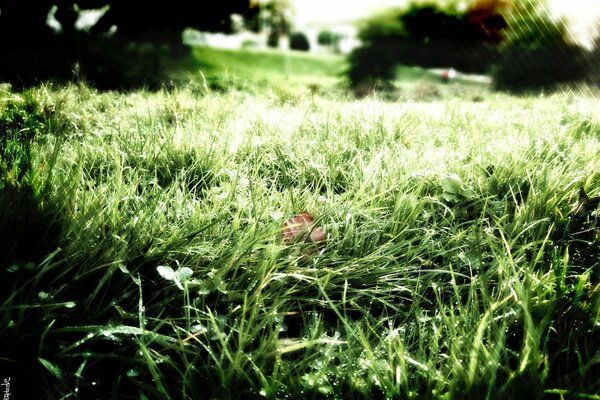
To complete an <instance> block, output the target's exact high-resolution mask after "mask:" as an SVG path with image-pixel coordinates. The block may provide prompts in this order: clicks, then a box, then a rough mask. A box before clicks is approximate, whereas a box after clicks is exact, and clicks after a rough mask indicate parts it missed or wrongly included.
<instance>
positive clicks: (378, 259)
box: [0, 50, 600, 399]
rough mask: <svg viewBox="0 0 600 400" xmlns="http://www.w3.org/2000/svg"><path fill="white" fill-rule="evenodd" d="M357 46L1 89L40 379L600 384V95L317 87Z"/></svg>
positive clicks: (10, 335)
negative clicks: (236, 64) (137, 87)
mask: <svg viewBox="0 0 600 400" xmlns="http://www.w3.org/2000/svg"><path fill="white" fill-rule="evenodd" d="M197 51H206V50H197ZM205 63H206V62H205ZM274 64H275V62H273V65H274ZM335 65H337V64H334V63H332V64H331V65H330V66H329V64H327V65H325V66H322V68H323V69H322V70H319V69H317V71H323V72H322V73H321V72H318V73H316V74H315V75H314V76H312V77H309V78H310V79H307V80H306V81H303V83H301V84H298V85H297V86H290V87H288V86H286V85H285V82H286V81H285V80H283V81H280V83H278V84H273V85H271V84H269V85H267V84H265V85H264V86H260V85H262V84H260V83H259V89H255V90H250V91H239V90H236V88H235V86H234V87H233V88H229V89H227V88H226V89H227V90H221V89H222V88H221V89H219V90H217V89H214V88H213V89H211V88H208V87H203V86H202V84H201V83H198V84H190V85H189V86H187V87H182V88H178V89H174V90H171V91H159V92H156V93H150V92H144V91H141V92H136V93H129V94H118V93H98V92H96V91H94V90H92V89H89V88H88V87H86V86H85V85H71V86H66V87H53V86H51V85H46V86H41V87H38V88H35V89H32V90H31V91H28V92H25V93H14V92H11V91H10V90H8V89H3V90H2V91H1V92H0V109H1V110H2V112H1V115H2V119H1V120H0V124H1V126H0V128H1V129H2V131H3V132H5V136H4V137H3V138H2V139H1V140H2V141H1V142H0V144H1V145H2V147H1V148H0V150H1V151H0V156H1V157H2V158H1V160H2V163H0V168H1V170H0V172H2V174H1V175H0V225H1V226H2V227H3V229H2V232H1V233H0V235H1V236H0V246H1V247H0V266H1V267H2V268H1V269H0V285H1V293H2V297H1V300H0V315H1V318H2V319H1V321H2V323H1V324H0V366H1V367H2V372H1V374H2V375H1V376H0V378H2V379H6V378H10V391H11V394H13V396H15V398H48V399H76V398H81V399H94V398H99V399H107V398H114V399H117V398H119V399H129V398H131V399H186V398H189V399H252V398H267V399H282V398H290V399H293V398H314V399H321V398H324V399H353V398H355V399H359V398H373V399H384V398H385V399H388V398H390V399H392V398H393V399H427V398H435V399H438V398H439V399H467V398H469V399H519V398H526V399H542V398H544V399H545V398H548V399H567V398H569V399H571V398H581V399H599V398H600V373H599V372H598V371H600V365H599V364H600V347H599V344H600V337H599V333H600V273H599V268H598V254H599V253H598V244H599V243H600V240H599V238H598V228H597V226H596V217H597V215H596V212H597V207H598V204H597V203H598V200H597V196H598V195H600V174H599V173H598V171H600V158H598V154H599V152H600V143H599V141H598V140H599V137H600V118H599V117H598V115H597V109H598V100H596V99H594V98H592V97H587V98H586V97H582V96H577V95H574V94H555V95H551V96H540V97H535V98H534V97H521V98H516V97H509V96H505V95H501V94H494V93H488V92H481V93H479V92H478V94H477V96H478V98H477V99H474V98H472V97H471V96H470V95H468V96H462V97H461V96H456V97H449V96H442V97H440V98H437V97H434V98H429V99H428V101H427V102H414V101H397V102H390V101H382V100H380V99H378V98H377V97H368V98H365V99H363V100H360V101H355V100H349V99H348V98H333V97H332V96H330V95H329V93H327V92H323V91H320V90H319V91H312V92H311V91H310V90H308V89H306V90H305V89H303V87H304V86H303V85H305V84H309V83H310V82H312V79H314V80H316V81H319V79H321V78H324V77H325V78H326V76H329V74H330V72H333V71H337V68H338V67H336V66H335ZM273 68H276V67H273ZM277 68H278V67H277ZM293 68H295V67H293ZM307 68H308V67H307ZM311 68H312V67H311ZM315 68H316V67H315ZM329 68H331V69H329ZM246 73H248V74H251V70H250V69H247V70H245V71H244V70H242V69H239V70H238V69H236V72H235V74H236V75H237V74H239V75H240V76H241V75H243V74H246ZM206 75H208V74H206ZM214 76H217V75H214ZM258 79H259V80H260V79H262V78H260V77H259V78H258ZM294 82H295V81H294ZM304 82H307V83H304ZM323 85H325V84H323ZM444 90H445V89H444ZM478 90H479V89H478ZM473 100H477V101H473ZM581 188H584V190H585V191H586V192H587V196H589V197H586V196H583V194H581V193H580V191H581ZM573 205H575V207H574V206H573ZM304 209H307V210H309V211H310V212H311V213H312V214H313V215H314V216H315V219H316V222H317V224H318V225H319V226H321V227H322V228H323V229H324V230H325V231H326V232H327V235H328V239H327V242H326V244H325V246H323V247H322V248H318V249H317V248H314V247H313V246H311V245H309V244H306V243H296V244H293V245H286V244H285V243H284V242H283V241H282V238H281V227H282V224H283V223H284V222H285V221H286V219H288V218H289V217H291V216H293V215H295V214H297V213H299V212H301V211H302V210H304Z"/></svg>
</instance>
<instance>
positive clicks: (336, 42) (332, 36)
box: [317, 30, 342, 53]
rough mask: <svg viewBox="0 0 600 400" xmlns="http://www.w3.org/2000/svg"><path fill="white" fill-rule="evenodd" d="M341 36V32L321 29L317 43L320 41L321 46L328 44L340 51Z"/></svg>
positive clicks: (333, 49)
mask: <svg viewBox="0 0 600 400" xmlns="http://www.w3.org/2000/svg"><path fill="white" fill-rule="evenodd" d="M341 38H342V37H341V35H340V34H339V33H334V32H331V31H328V30H324V31H320V32H319V34H318V35H317V43H319V44H320V45H321V46H328V47H330V48H331V50H332V51H334V52H336V53H339V52H340V40H341Z"/></svg>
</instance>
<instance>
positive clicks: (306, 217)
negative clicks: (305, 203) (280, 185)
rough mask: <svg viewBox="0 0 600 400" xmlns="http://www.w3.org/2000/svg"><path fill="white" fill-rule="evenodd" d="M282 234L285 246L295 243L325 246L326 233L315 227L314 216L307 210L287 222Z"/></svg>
mask: <svg viewBox="0 0 600 400" xmlns="http://www.w3.org/2000/svg"><path fill="white" fill-rule="evenodd" d="M281 234H282V235H283V241H284V243H285V244H292V243H295V242H304V243H310V242H312V243H315V244H323V243H324V242H325V231H324V230H323V229H321V228H319V227H318V226H315V221H314V218H313V216H312V215H310V213H309V212H308V211H306V210H304V211H302V212H301V213H300V214H298V215H296V216H295V217H292V218H290V219H288V220H287V221H285V223H284V224H283V229H282V231H281Z"/></svg>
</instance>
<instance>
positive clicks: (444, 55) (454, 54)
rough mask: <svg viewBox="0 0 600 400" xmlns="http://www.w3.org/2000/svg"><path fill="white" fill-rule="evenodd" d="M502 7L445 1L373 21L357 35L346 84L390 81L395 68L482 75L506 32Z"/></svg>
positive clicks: (496, 0) (494, 0) (494, 2)
mask: <svg viewBox="0 0 600 400" xmlns="http://www.w3.org/2000/svg"><path fill="white" fill-rule="evenodd" d="M506 4H508V3H506ZM502 7H505V3H504V2H503V1H501V0H474V1H472V2H471V3H470V4H469V6H468V7H467V8H466V9H465V8H464V7H461V3H460V2H457V1H450V0H448V1H446V2H432V1H430V2H411V3H409V4H408V5H407V6H406V7H404V8H398V9H393V10H388V11H387V12H385V13H381V14H378V15H375V16H373V17H372V18H370V19H368V20H366V21H365V23H364V24H363V26H361V27H360V29H359V38H360V39H361V40H362V42H363V45H362V46H361V47H359V48H357V49H355V50H354V51H353V52H352V53H351V54H350V56H349V64H350V68H349V70H348V77H349V78H350V81H351V84H352V85H362V84H363V83H364V82H365V81H373V82H375V81H378V80H387V79H390V76H392V77H393V76H394V70H395V66H396V65H397V64H405V65H418V66H422V67H429V68H431V67H448V66H453V67H455V68H457V69H460V70H463V71H467V72H479V73H481V72H487V70H488V69H489V67H490V65H491V64H492V63H494V62H496V61H497V59H498V54H499V53H498V50H497V48H496V44H497V43H498V42H500V41H501V40H502V38H503V36H502V34H503V29H504V27H505V26H506V21H505V19H504V16H503V14H502ZM365 63H367V64H371V65H365Z"/></svg>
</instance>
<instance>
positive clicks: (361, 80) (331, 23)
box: [0, 0, 600, 97]
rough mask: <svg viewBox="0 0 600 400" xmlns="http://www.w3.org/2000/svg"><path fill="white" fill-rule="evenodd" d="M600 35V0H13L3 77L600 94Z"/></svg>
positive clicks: (5, 12)
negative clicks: (207, 1)
mask: <svg viewBox="0 0 600 400" xmlns="http://www.w3.org/2000/svg"><path fill="white" fill-rule="evenodd" d="M599 27H600V0H571V1H567V0H428V1H427V0H377V1H360V0H352V1H343V0H327V1H317V0H229V1H222V2H215V3H211V6H210V8H209V7H206V6H205V5H204V4H203V3H198V4H194V3H193V2H187V1H182V0H178V1H171V2H169V3H156V4H148V3H147V2H142V1H140V0H129V1H110V0H80V1H77V2H75V1H73V0H42V1H38V0H36V1H19V2H16V1H9V0H1V1H0V31H1V32H0V33H1V36H0V37H1V39H0V40H2V43H1V44H0V81H3V82H6V83H9V84H11V85H12V86H13V87H14V88H22V87H27V86H31V85H36V84H38V83H40V82H44V81H47V80H52V81H58V82H64V81H73V80H85V81H86V82H87V83H88V84H90V85H91V86H94V87H96V88H98V89H118V90H127V89H135V88H140V87H144V88H149V89H154V88H160V87H165V85H177V84H180V83H184V82H188V83H189V81H190V80H193V81H201V82H202V83H203V84H205V85H207V86H210V87H211V88H217V89H226V88H227V87H230V86H232V85H233V86H234V87H235V86H244V85H247V84H248V83H256V82H259V83H261V82H262V83H264V82H267V81H272V80H273V79H274V78H277V79H279V78H287V79H290V77H293V78H294V79H295V80H297V81H298V82H303V84H306V85H308V86H309V87H310V88H312V89H311V90H317V89H318V88H321V87H324V86H326V85H327V82H329V83H332V82H335V84H336V85H338V86H339V85H342V86H344V87H346V88H349V89H351V90H352V92H353V93H354V94H355V95H357V96H359V97H360V96H364V95H367V94H369V93H372V92H373V91H374V90H378V91H383V92H389V93H391V92H393V91H394V90H395V88H397V87H398V82H401V81H411V80H412V81H415V79H416V78H418V79H419V81H423V80H425V81H428V80H430V81H431V82H436V83H442V84H445V83H452V82H453V81H461V80H462V81H464V82H469V83H472V84H483V85H488V86H489V87H491V88H493V89H495V90H507V91H513V92H522V91H528V92H529V91H532V90H533V91H536V90H549V89H555V88H564V87H566V86H571V87H572V86H576V87H582V85H584V86H585V87H587V88H590V87H591V88H595V87H597V85H598V82H599V81H600V77H599V76H600V74H599V72H598V70H599V68H598V67H597V64H598V60H599V50H598V42H599V40H600V39H599V37H600V35H599V30H600V28H599ZM425 90H427V88H425ZM430 90H433V89H431V88H430Z"/></svg>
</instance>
